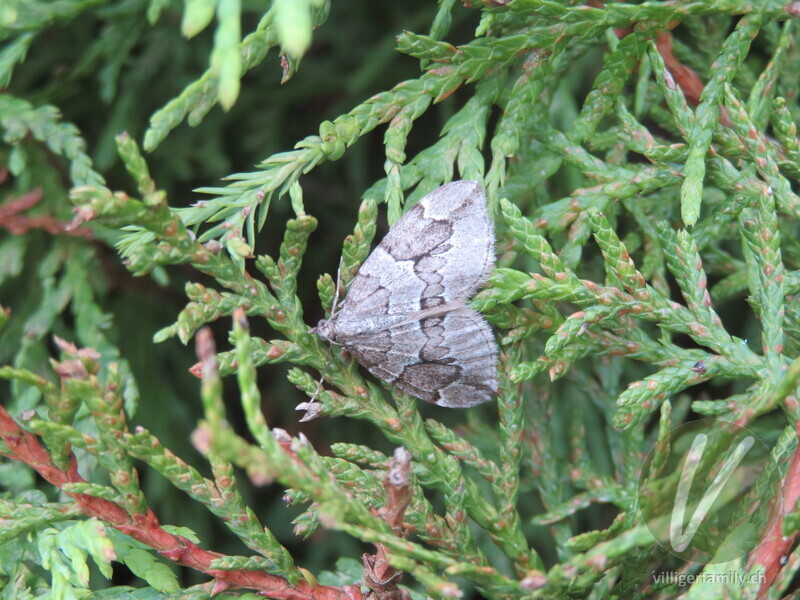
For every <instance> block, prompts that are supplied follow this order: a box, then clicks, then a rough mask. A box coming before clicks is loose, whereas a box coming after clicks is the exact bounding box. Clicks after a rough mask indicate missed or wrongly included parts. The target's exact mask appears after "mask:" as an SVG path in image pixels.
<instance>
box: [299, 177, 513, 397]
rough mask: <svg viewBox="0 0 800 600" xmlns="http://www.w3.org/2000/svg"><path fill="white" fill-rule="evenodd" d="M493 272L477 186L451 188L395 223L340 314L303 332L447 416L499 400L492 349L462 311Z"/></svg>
mask: <svg viewBox="0 0 800 600" xmlns="http://www.w3.org/2000/svg"><path fill="white" fill-rule="evenodd" d="M494 262H495V256H494V227H493V225H492V221H491V220H490V219H489V214H488V211H487V208H486V195H485V193H484V190H483V186H482V185H481V184H480V183H478V182H477V181H454V182H453V183H449V184H447V185H444V186H442V187H440V188H438V189H436V190H434V191H432V192H431V193H430V194H428V195H427V196H425V197H424V198H422V200H420V201H419V202H418V203H417V204H415V205H414V206H412V207H411V209H410V210H409V211H408V212H407V213H406V214H405V215H403V217H402V218H401V219H400V220H399V221H397V223H395V225H394V226H393V227H392V228H391V229H390V230H389V233H387V234H386V237H384V238H383V241H381V243H380V244H378V246H377V247H376V248H375V250H373V251H372V253H371V254H370V255H369V257H367V260H366V261H364V264H362V265H361V268H360V269H359V271H358V274H357V275H356V276H355V278H354V279H353V281H352V283H351V285H350V289H349V290H348V292H347V295H346V297H345V299H344V301H343V302H342V305H341V308H340V309H339V311H338V312H335V314H332V315H331V317H330V319H327V320H325V319H323V320H321V321H320V322H319V324H318V325H317V326H316V327H315V328H313V329H312V330H311V332H312V333H314V334H316V335H318V336H319V337H320V338H321V339H323V340H325V341H327V342H329V343H332V344H336V345H340V346H342V347H343V348H344V349H345V350H346V351H347V352H348V353H349V354H350V355H351V356H353V357H354V358H355V359H356V360H357V361H358V362H359V363H360V364H361V365H362V366H364V367H365V368H366V369H367V370H368V371H369V372H370V373H372V374H373V375H375V376H376V377H379V378H380V379H383V380H384V381H387V382H389V383H391V384H393V385H395V386H397V387H398V388H400V389H401V390H403V391H404V392H407V393H408V394H410V395H412V396H415V397H417V398H420V399H421V400H425V401H427V402H433V403H435V404H438V405H440V406H447V407H451V408H460V407H468V406H474V405H476V404H480V403H482V402H488V401H489V400H492V399H493V398H494V397H495V395H496V394H497V345H496V344H495V341H494V336H493V335H492V331H491V329H490V328H489V324H488V323H487V322H486V321H485V320H484V318H483V317H482V316H481V315H480V314H479V313H478V312H477V311H475V310H473V309H472V308H470V307H469V306H467V301H468V300H469V298H470V297H471V296H472V295H473V294H474V293H475V291H476V290H477V289H478V288H479V287H480V286H481V285H482V284H483V283H484V281H485V280H486V278H487V277H488V276H489V273H490V272H491V271H492V268H493V267H494Z"/></svg>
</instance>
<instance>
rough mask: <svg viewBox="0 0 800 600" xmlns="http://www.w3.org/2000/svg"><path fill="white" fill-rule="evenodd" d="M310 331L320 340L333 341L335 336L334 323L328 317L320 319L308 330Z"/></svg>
mask: <svg viewBox="0 0 800 600" xmlns="http://www.w3.org/2000/svg"><path fill="white" fill-rule="evenodd" d="M310 333H313V334H314V335H316V336H317V337H319V338H320V339H321V340H325V341H326V342H333V340H334V339H335V338H336V325H334V324H333V323H332V322H331V321H330V320H329V319H322V320H320V322H319V323H317V326H316V327H314V328H312V329H311V330H310Z"/></svg>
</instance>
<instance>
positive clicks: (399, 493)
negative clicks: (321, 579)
mask: <svg viewBox="0 0 800 600" xmlns="http://www.w3.org/2000/svg"><path fill="white" fill-rule="evenodd" d="M383 489H384V490H385V491H386V504H385V505H384V506H383V508H381V509H379V510H378V516H379V517H381V518H382V519H383V520H384V521H386V522H387V523H388V524H389V526H390V527H391V528H392V531H393V532H394V533H395V535H399V536H401V537H405V536H406V530H405V527H404V526H403V515H404V514H405V512H406V508H408V505H409V504H410V503H411V497H412V495H413V493H414V490H413V489H412V487H411V454H410V453H409V452H408V450H406V449H405V448H397V449H396V450H395V452H394V458H392V461H391V463H390V465H389V471H387V473H386V476H385V477H384V478H383ZM375 547H376V552H375V554H364V555H363V557H362V558H363V560H364V584H365V585H366V586H367V587H368V588H369V589H370V590H372V593H373V594H374V596H375V597H376V598H378V599H379V600H408V599H409V598H410V596H409V594H408V592H407V591H406V590H404V589H401V588H399V587H397V584H398V582H399V581H400V578H401V577H402V576H403V572H402V571H399V570H397V569H395V568H394V567H393V566H392V565H390V564H389V561H388V560H387V558H386V548H384V547H383V545H382V544H375Z"/></svg>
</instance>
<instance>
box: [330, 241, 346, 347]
mask: <svg viewBox="0 0 800 600" xmlns="http://www.w3.org/2000/svg"><path fill="white" fill-rule="evenodd" d="M342 262H343V261H342V257H341V256H340V257H339V266H338V267H337V268H336V291H334V292H333V306H331V316H330V317H329V320H330V319H332V318H333V317H335V316H336V306H337V305H338V304H339V291H340V288H341V285H342ZM328 356H330V353H328Z"/></svg>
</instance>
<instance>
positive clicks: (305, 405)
mask: <svg viewBox="0 0 800 600" xmlns="http://www.w3.org/2000/svg"><path fill="white" fill-rule="evenodd" d="M341 283H342V257H341V256H340V257H339V266H338V268H337V269H336V290H335V291H334V293H333V306H331V314H330V317H328V320H330V319H333V318H334V317H335V316H336V306H337V305H338V304H339V290H340V287H341ZM331 355H332V348H331V346H328V353H327V354H326V355H325V364H324V365H323V366H322V373H320V376H319V379H318V380H317V389H316V390H314V393H313V394H312V396H311V398H310V399H309V401H308V402H301V403H300V404H298V405H297V408H296V409H295V410H305V411H306V414H304V415H303V416H302V417H301V418H300V423H304V422H306V421H311V420H313V419H316V418H317V417H318V416H319V413H320V409H321V408H322V405H321V404H320V403H319V402H317V401H316V400H317V396H319V393H320V392H321V391H322V382H323V381H324V380H325V373H326V371H327V370H328V365H329V364H330V363H331Z"/></svg>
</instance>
